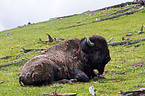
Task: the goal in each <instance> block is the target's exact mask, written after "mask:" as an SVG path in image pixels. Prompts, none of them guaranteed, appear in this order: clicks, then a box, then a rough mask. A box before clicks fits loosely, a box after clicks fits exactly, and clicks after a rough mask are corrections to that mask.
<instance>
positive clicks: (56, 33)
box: [0, 7, 145, 96]
mask: <svg viewBox="0 0 145 96" xmlns="http://www.w3.org/2000/svg"><path fill="white" fill-rule="evenodd" d="M125 8H126V7H125ZM117 10H120V8H112V9H109V10H104V11H100V12H94V14H95V15H93V16H91V15H90V14H88V15H86V14H85V13H82V14H77V15H74V16H68V17H65V18H62V19H56V20H52V21H46V22H40V23H36V24H32V25H28V26H24V27H22V28H15V29H12V30H7V31H3V32H0V45H1V46H0V53H1V54H0V57H3V56H9V55H18V54H22V52H20V51H21V49H20V47H24V48H48V47H50V46H53V44H37V41H38V40H39V38H42V40H47V36H46V35H45V33H49V34H50V35H51V36H52V37H56V38H57V37H61V38H64V39H67V38H73V37H75V38H79V39H81V38H83V37H88V36H92V35H95V34H97V35H101V36H103V37H105V38H106V40H109V39H110V38H111V37H114V39H113V41H112V42H114V41H121V38H122V37H125V39H127V38H130V40H135V39H139V38H144V37H145V33H143V34H139V35H138V34H137V32H135V31H138V30H139V29H140V28H141V25H142V24H144V25H145V19H144V16H145V10H144V9H142V10H140V11H139V12H136V13H134V14H131V15H125V16H121V17H117V18H114V19H109V20H105V21H101V22H95V23H90V24H86V25H82V26H77V27H71V28H66V27H68V26H72V25H76V24H79V23H85V22H91V21H94V20H95V19H96V18H102V17H99V16H100V15H104V14H108V13H112V12H115V11H117ZM129 32H131V33H132V36H129V37H127V36H126V34H128V33H129ZM8 33H9V34H10V35H6V34H8ZM144 43H145V41H141V42H139V43H137V44H141V46H139V47H134V45H135V44H132V45H126V46H109V50H110V55H111V58H112V60H111V61H110V62H109V63H108V64H107V66H106V67H105V70H106V71H105V73H104V75H105V77H106V79H99V80H90V82H88V83H75V84H73V85H69V84H52V85H50V86H42V87H21V86H19V84H18V76H19V75H20V73H21V69H22V67H23V65H24V63H21V64H16V65H12V66H8V67H3V68H0V81H3V83H1V84H0V89H1V90H0V95H1V96H9V95H12V96H21V95H22V96H25V95H28V96H30V95H32V96H34V95H36V96H37V95H42V94H43V93H51V92H53V91H54V90H55V88H57V92H60V93H72V92H74V93H78V96H91V94H90V93H89V91H88V89H89V87H90V86H94V87H95V88H96V89H97V91H96V95H97V96H99V95H121V94H119V93H118V92H120V90H123V91H128V90H137V89H139V88H142V87H145V50H144V48H145V44H144ZM37 54H39V52H30V53H27V54H24V55H22V56H21V57H20V58H18V59H16V58H15V57H12V58H9V59H0V65H3V64H8V63H11V62H15V61H19V60H22V59H31V58H32V57H33V56H36V55H37ZM137 64H140V65H139V66H137ZM141 64H142V66H141ZM119 72H124V74H117V73H119ZM115 80H116V81H115Z"/></svg>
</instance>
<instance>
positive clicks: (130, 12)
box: [98, 9, 140, 21]
mask: <svg viewBox="0 0 145 96" xmlns="http://www.w3.org/2000/svg"><path fill="white" fill-rule="evenodd" d="M139 10H140V9H135V10H133V11H128V12H125V13H121V14H117V15H114V16H110V17H106V18H103V19H100V20H98V21H103V20H108V19H112V18H116V17H119V16H122V15H129V14H133V13H135V12H137V11H139Z"/></svg>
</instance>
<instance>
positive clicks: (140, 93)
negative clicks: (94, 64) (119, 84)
mask: <svg viewBox="0 0 145 96" xmlns="http://www.w3.org/2000/svg"><path fill="white" fill-rule="evenodd" d="M120 92H121V94H122V96H144V95H145V88H140V89H139V90H136V91H126V92H124V91H122V90H120Z"/></svg>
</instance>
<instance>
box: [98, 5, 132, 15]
mask: <svg viewBox="0 0 145 96" xmlns="http://www.w3.org/2000/svg"><path fill="white" fill-rule="evenodd" d="M131 8H132V7H131ZM131 8H125V9H122V10H118V11H115V12H113V13H110V14H106V15H102V16H100V17H103V16H110V15H114V14H117V13H120V12H124V11H127V10H129V9H131Z"/></svg>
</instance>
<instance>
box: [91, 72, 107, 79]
mask: <svg viewBox="0 0 145 96" xmlns="http://www.w3.org/2000/svg"><path fill="white" fill-rule="evenodd" d="M92 77H93V78H94V79H96V78H105V76H103V75H102V74H100V73H97V72H95V71H93V74H92Z"/></svg>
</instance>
